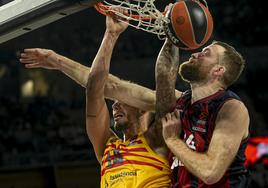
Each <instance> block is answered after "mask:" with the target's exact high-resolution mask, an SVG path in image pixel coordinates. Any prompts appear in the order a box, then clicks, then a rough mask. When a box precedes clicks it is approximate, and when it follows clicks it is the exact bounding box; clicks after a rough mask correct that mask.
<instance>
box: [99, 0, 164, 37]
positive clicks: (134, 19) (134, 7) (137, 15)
mask: <svg viewBox="0 0 268 188" xmlns="http://www.w3.org/2000/svg"><path fill="white" fill-rule="evenodd" d="M154 1H155V0H130V1H127V0H105V1H103V2H102V3H101V4H99V5H98V6H97V9H99V11H100V12H102V13H105V12H107V11H108V10H109V11H110V12H113V13H114V14H116V15H118V16H120V17H122V18H124V19H126V20H128V21H129V23H128V24H129V25H130V26H132V27H134V28H136V29H141V30H143V31H146V32H149V33H153V34H156V35H158V37H159V38H160V39H162V38H164V36H165V32H164V28H163V25H164V24H165V23H168V22H169V20H168V19H167V18H166V17H165V15H164V13H162V12H160V11H159V10H158V9H157V8H156V6H155V4H154ZM111 7H119V8H123V9H126V10H127V12H128V14H127V15H125V14H123V13H120V12H118V11H115V10H113V9H110V8H111Z"/></svg>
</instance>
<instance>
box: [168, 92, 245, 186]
mask: <svg viewBox="0 0 268 188" xmlns="http://www.w3.org/2000/svg"><path fill="white" fill-rule="evenodd" d="M191 98H192V93H191V91H190V90H188V91H186V92H184V93H183V95H182V96H181V97H180V98H179V99H178V101H177V104H176V108H177V109H179V110H180V114H181V121H182V130H183V131H182V135H180V137H181V138H182V139H184V141H185V143H186V144H187V146H188V147H189V148H191V149H192V150H195V151H197V152H200V153H203V152H206V151H207V150H208V146H209V144H210V141H211V137H212V134H213V131H214V128H215V121H216V118H217V114H218V112H219V110H220V108H221V107H222V106H223V104H224V103H225V102H226V101H228V100H231V99H236V100H241V99H240V98H239V97H238V96H237V95H236V94H235V93H233V92H231V91H225V90H219V91H218V92H216V93H215V94H213V95H211V96H208V97H206V98H203V99H201V100H199V101H196V102H194V103H193V104H191ZM233 126H235V125H233ZM247 140H248V139H244V140H242V142H241V144H240V147H239V150H238V152H237V154H236V156H235V159H234V161H233V162H232V164H231V166H230V167H229V168H228V170H227V172H226V173H225V174H224V176H223V177H222V179H221V180H219V182H217V183H216V184H213V185H206V184H205V183H204V182H203V181H202V180H200V179H198V178H197V177H195V176H194V175H192V174H191V173H190V172H189V171H188V170H187V169H186V168H185V167H184V165H183V164H182V163H181V162H180V161H178V159H177V158H176V157H175V156H173V154H170V156H169V162H170V166H171V168H172V169H173V170H172V174H173V180H174V185H173V187H176V188H177V187H180V188H186V187H187V188H229V187H230V188H242V187H247V185H248V178H247V176H248V172H247V170H246V168H245V165H244V163H245V148H246V145H247Z"/></svg>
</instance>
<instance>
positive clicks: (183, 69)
mask: <svg viewBox="0 0 268 188" xmlns="http://www.w3.org/2000/svg"><path fill="white" fill-rule="evenodd" d="M200 68H201V67H200V65H199V64H198V63H189V62H185V63H183V64H181V66H180V68H179V75H180V76H181V78H182V79H183V80H184V81H186V82H189V83H190V82H202V81H204V80H205V79H206V74H202V72H201V70H200Z"/></svg>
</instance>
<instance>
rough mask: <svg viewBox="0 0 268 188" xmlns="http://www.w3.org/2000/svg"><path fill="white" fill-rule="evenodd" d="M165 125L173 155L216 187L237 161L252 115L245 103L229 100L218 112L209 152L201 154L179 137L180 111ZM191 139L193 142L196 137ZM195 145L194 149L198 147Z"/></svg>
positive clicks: (169, 117)
mask: <svg viewBox="0 0 268 188" xmlns="http://www.w3.org/2000/svg"><path fill="white" fill-rule="evenodd" d="M237 114H239V115H237ZM162 123H163V137H164V139H165V141H166V144H167V146H168V147H169V149H170V150H171V151H172V153H173V154H174V155H176V156H177V158H178V159H179V160H180V161H181V162H182V163H183V164H184V166H185V167H186V168H187V169H188V170H189V171H190V172H191V173H192V174H193V175H195V176H197V177H198V178H200V179H201V180H202V181H204V182H205V183H206V184H214V183H216V182H218V181H219V180H220V179H221V178H222V176H223V175H224V173H225V172H226V170H227V169H228V167H229V166H230V164H231V163H232V161H233V160H234V158H235V155H236V153H237V151H238V149H239V146H240V143H241V141H242V140H243V139H244V138H246V137H247V136H248V125H249V116H248V111H247V109H246V107H245V106H244V105H243V103H242V102H240V101H237V100H230V101H227V102H226V103H225V104H224V105H223V107H222V108H221V110H220V111H219V113H218V116H217V119H216V126H215V129H214V132H213V135H212V138H211V142H210V144H209V148H208V151H207V152H205V153H197V152H196V151H194V150H192V149H190V148H189V147H188V146H187V145H186V144H185V142H184V141H183V140H181V139H179V138H178V132H179V129H180V127H181V121H180V114H179V112H178V111H177V110H176V111H175V112H174V113H169V114H167V115H166V116H165V118H163V119H162ZM189 139H190V137H189ZM191 140H192V141H191V143H193V141H194V138H193V135H192V138H191ZM191 146H192V147H191V148H193V149H194V147H193V146H194V144H192V145H191Z"/></svg>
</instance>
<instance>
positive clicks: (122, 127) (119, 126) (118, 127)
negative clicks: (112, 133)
mask: <svg viewBox="0 0 268 188" xmlns="http://www.w3.org/2000/svg"><path fill="white" fill-rule="evenodd" d="M128 128H129V126H128V123H115V124H114V129H115V130H116V131H125V130H127V129H128Z"/></svg>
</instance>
